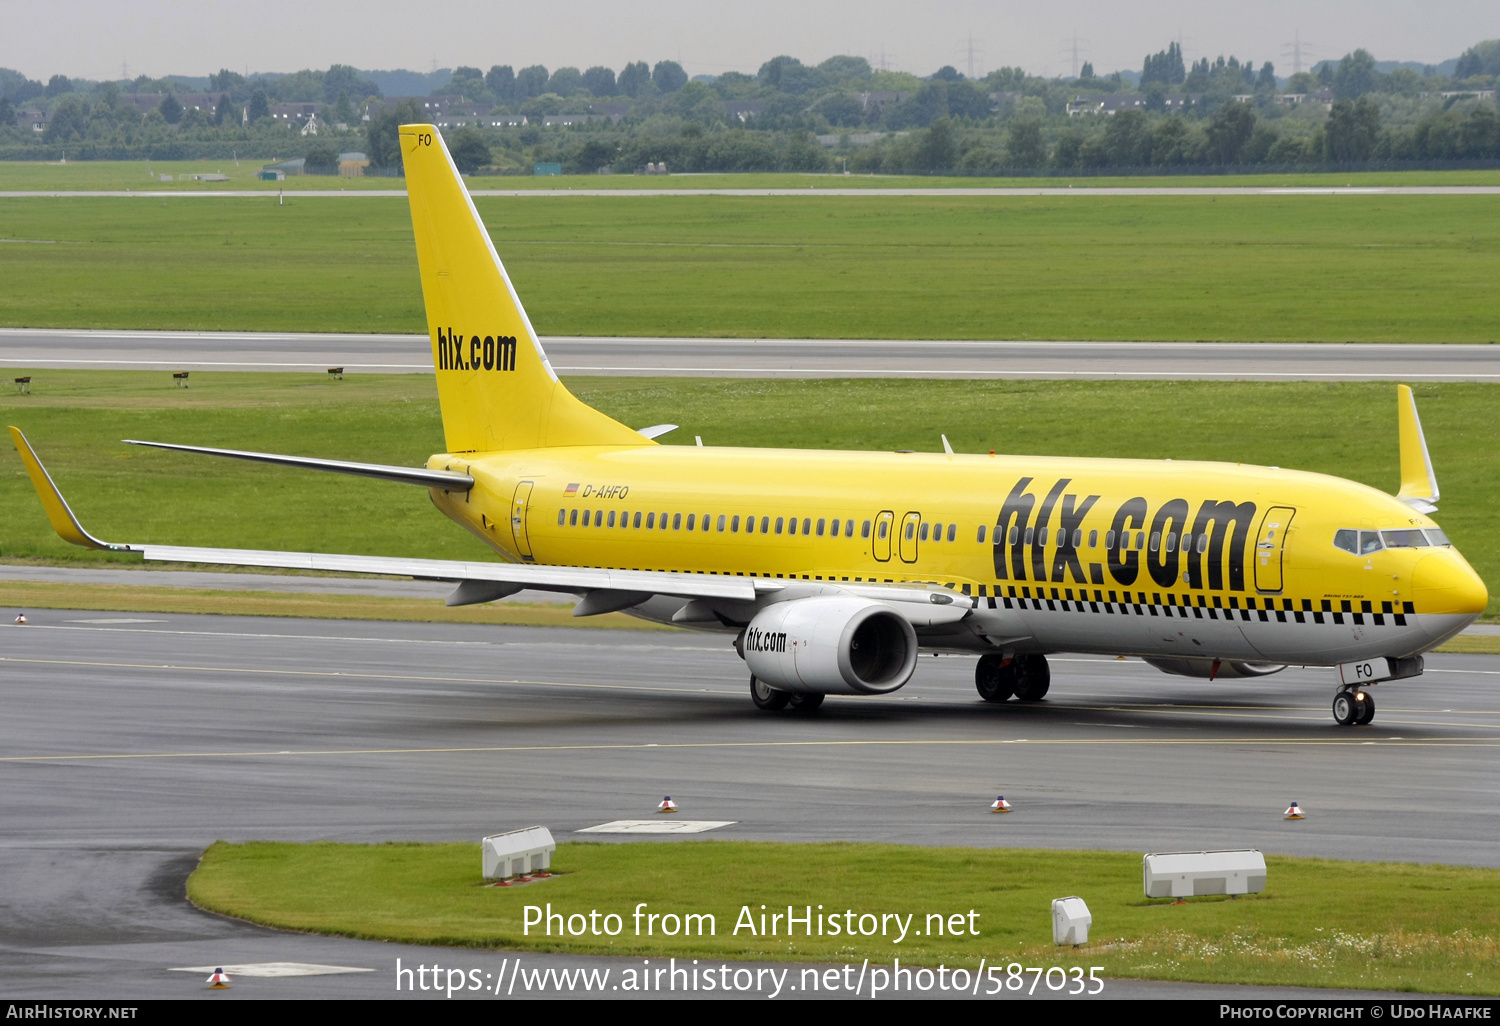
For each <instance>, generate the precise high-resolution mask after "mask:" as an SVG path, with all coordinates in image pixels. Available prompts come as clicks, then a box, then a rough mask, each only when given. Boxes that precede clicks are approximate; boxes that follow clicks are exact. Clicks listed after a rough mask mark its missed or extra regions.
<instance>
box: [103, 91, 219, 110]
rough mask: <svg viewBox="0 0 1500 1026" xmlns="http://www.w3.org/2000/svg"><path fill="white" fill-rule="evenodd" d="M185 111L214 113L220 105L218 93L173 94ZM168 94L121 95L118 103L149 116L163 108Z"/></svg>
mask: <svg viewBox="0 0 1500 1026" xmlns="http://www.w3.org/2000/svg"><path fill="white" fill-rule="evenodd" d="M172 95H173V96H175V97H176V98H177V102H178V103H180V104H182V109H183V110H201V111H207V112H209V113H212V112H213V110H214V108H216V107H217V106H218V105H219V94H218V93H173V94H172ZM166 98H167V94H166V93H121V94H120V96H119V99H118V100H117V101H116V102H117V103H119V104H120V105H121V106H126V107H134V108H135V109H136V110H138V111H140V112H141V113H142V114H149V113H150V112H151V111H153V110H156V108H158V107H160V106H161V101H163V100H165V99H166Z"/></svg>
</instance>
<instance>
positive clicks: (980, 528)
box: [979, 524, 984, 545]
mask: <svg viewBox="0 0 1500 1026" xmlns="http://www.w3.org/2000/svg"><path fill="white" fill-rule="evenodd" d="M979 544H981V545H983V544H984V525H983V524H980V525H979Z"/></svg>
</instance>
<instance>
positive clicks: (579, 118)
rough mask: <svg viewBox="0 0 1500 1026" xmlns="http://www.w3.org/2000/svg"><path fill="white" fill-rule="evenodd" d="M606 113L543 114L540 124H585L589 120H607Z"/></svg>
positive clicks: (548, 125)
mask: <svg viewBox="0 0 1500 1026" xmlns="http://www.w3.org/2000/svg"><path fill="white" fill-rule="evenodd" d="M608 120H609V115H608V114H544V115H543V116H542V124H543V125H545V126H547V127H551V126H553V125H558V126H563V125H586V124H588V123H589V122H590V121H608Z"/></svg>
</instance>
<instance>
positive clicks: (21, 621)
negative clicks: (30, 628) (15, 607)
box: [16, 613, 26, 627]
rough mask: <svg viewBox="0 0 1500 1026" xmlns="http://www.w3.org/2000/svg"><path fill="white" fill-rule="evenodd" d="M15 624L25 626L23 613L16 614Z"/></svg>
mask: <svg viewBox="0 0 1500 1026" xmlns="http://www.w3.org/2000/svg"><path fill="white" fill-rule="evenodd" d="M16 626H17V627H24V626H26V614H25V613H17V614H16Z"/></svg>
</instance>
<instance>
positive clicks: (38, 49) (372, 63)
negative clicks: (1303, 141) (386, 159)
mask: <svg viewBox="0 0 1500 1026" xmlns="http://www.w3.org/2000/svg"><path fill="white" fill-rule="evenodd" d="M0 10H4V18H3V25H4V28H3V32H0V66H5V67H11V68H15V69H17V70H19V71H22V72H24V73H25V74H26V75H28V76H30V77H32V78H37V79H41V80H43V81H45V80H46V79H47V77H48V76H51V75H54V74H59V73H61V74H65V75H69V76H76V77H82V78H93V79H99V78H119V77H121V69H122V65H128V67H129V75H130V77H132V78H133V77H135V76H136V75H139V74H148V75H152V76H161V75H167V74H182V75H206V74H208V73H210V72H213V71H217V70H218V69H219V68H221V67H227V68H231V69H233V70H235V71H239V72H245V71H247V70H248V71H250V72H256V71H296V70H298V69H300V68H326V67H328V65H330V64H334V63H339V64H353V65H355V66H356V67H360V68H366V69H381V70H383V69H391V68H408V69H411V70H414V71H419V70H420V71H426V70H431V69H432V68H433V67H434V65H435V66H436V67H456V66H458V65H462V64H467V65H472V66H475V67H478V68H480V69H481V70H487V69H488V68H489V67H490V66H491V65H493V64H510V65H513V66H515V67H518V68H519V67H521V66H522V65H527V64H545V65H546V66H547V67H548V68H549V69H551V68H557V67H560V66H563V65H574V66H576V67H578V68H587V67H589V66H590V65H594V64H603V65H605V66H607V67H610V68H613V69H615V70H617V71H618V70H619V68H620V67H622V66H623V65H624V64H625V63H626V62H628V61H634V60H645V61H648V62H651V63H654V62H656V61H658V60H663V59H668V60H680V61H681V62H682V64H683V66H684V67H685V68H686V69H687V71H688V73H689V74H693V75H700V74H717V73H719V72H723V71H731V70H733V71H745V72H750V73H754V71H755V70H756V68H758V67H759V66H760V64H761V63H762V62H763V61H765V60H767V59H768V58H770V57H773V56H776V55H777V54H783V53H785V54H790V55H791V56H793V57H797V58H800V59H801V60H803V61H805V62H808V63H816V62H818V61H821V60H823V59H824V58H826V57H829V56H832V55H833V54H853V55H856V56H862V57H867V58H869V59H870V60H871V63H873V64H875V65H876V66H877V67H878V66H879V64H880V59H881V54H882V52H884V54H885V61H886V66H887V67H890V68H893V69H898V70H902V71H912V72H915V73H917V74H922V75H926V74H930V73H931V72H933V71H935V70H937V68H939V67H941V66H942V65H944V64H952V65H953V66H954V67H956V68H958V70H959V71H963V72H967V71H968V70H969V61H970V50H969V45H970V43H969V40H970V37H971V35H972V40H973V68H974V70H975V72H976V73H978V74H983V73H985V72H987V71H989V70H991V69H993V68H996V67H1000V66H1013V65H1019V66H1021V67H1023V68H1025V69H1026V70H1027V71H1028V72H1030V73H1032V74H1042V75H1059V74H1064V75H1065V74H1069V73H1071V71H1072V68H1073V45H1074V37H1075V35H1076V38H1077V52H1078V59H1079V60H1080V62H1081V61H1084V60H1091V61H1092V62H1093V63H1094V67H1095V69H1096V70H1097V71H1099V72H1100V73H1104V72H1108V71H1113V70H1116V69H1119V68H1137V69H1138V68H1139V67H1140V66H1141V58H1142V57H1143V56H1144V55H1145V54H1146V53H1148V52H1155V51H1156V50H1159V49H1162V48H1163V47H1164V46H1165V45H1166V44H1167V42H1168V41H1169V40H1174V39H1179V38H1180V39H1181V41H1182V46H1183V52H1184V54H1185V55H1186V57H1187V58H1188V59H1189V60H1193V59H1195V58H1197V57H1200V56H1205V55H1207V56H1218V55H1219V54H1221V53H1222V54H1224V55H1226V56H1227V55H1230V54H1233V55H1235V56H1237V57H1239V58H1240V59H1241V60H1247V59H1248V60H1253V61H1255V62H1256V64H1257V65H1258V64H1260V63H1261V62H1263V61H1267V60H1269V61H1272V62H1274V63H1275V65H1276V69H1277V71H1278V72H1279V73H1281V74H1288V73H1290V72H1291V70H1292V63H1293V58H1292V42H1293V40H1294V39H1297V38H1298V37H1299V36H1300V38H1301V41H1302V45H1303V51H1304V54H1305V57H1304V67H1305V66H1306V65H1307V64H1310V63H1312V62H1313V61H1315V60H1318V59H1322V58H1335V59H1336V58H1338V57H1341V56H1343V55H1344V54H1345V53H1347V52H1349V51H1350V50H1353V49H1356V48H1358V47H1363V48H1365V49H1366V50H1369V51H1370V52H1371V53H1373V54H1374V55H1375V56H1376V57H1377V58H1379V59H1381V60H1414V61H1422V62H1428V63H1436V62H1438V61H1441V60H1444V59H1446V58H1449V57H1457V56H1458V55H1459V54H1460V53H1462V52H1463V50H1465V49H1466V48H1468V47H1469V46H1471V45H1473V44H1474V43H1476V42H1478V41H1480V40H1482V39H1491V38H1496V37H1500V3H1497V2H1496V0H1420V2H1419V0H1368V2H1355V0H1317V2H1308V0H1295V2H1294V0H1248V2H1247V0H1236V2H1232V3H1229V2H1219V0H1211V2H1199V3H1187V2H1183V0H1176V2H1171V3H1168V2H1165V0H1138V2H1132V3H1121V2H1120V0H1071V2H1069V3H1066V4H1062V3H1037V2H1035V0H1028V2H1024V3H1019V2H1013V0H924V2H921V3H918V2H915V0H811V2H809V0H749V2H745V0H741V2H739V3H733V4H728V3H713V2H705V0H608V2H606V0H568V2H565V3H549V2H546V0H527V2H524V3H521V2H515V0H421V2H409V0H408V2H403V3H394V2H392V0H362V2H360V3H331V4H330V3H316V2H314V3H309V2H308V0H233V2H230V3H216V2H214V0H49V2H48V3H21V2H18V0H4V3H3V5H0Z"/></svg>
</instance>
